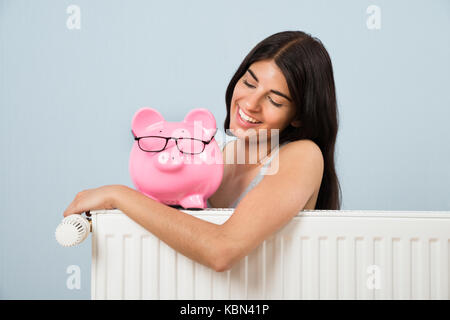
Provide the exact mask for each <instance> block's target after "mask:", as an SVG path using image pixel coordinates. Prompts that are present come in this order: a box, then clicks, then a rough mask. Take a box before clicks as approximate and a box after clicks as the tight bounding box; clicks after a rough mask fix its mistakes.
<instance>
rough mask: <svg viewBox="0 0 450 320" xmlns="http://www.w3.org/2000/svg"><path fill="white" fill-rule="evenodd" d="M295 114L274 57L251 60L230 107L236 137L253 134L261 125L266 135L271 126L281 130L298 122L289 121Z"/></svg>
mask: <svg viewBox="0 0 450 320" xmlns="http://www.w3.org/2000/svg"><path fill="white" fill-rule="evenodd" d="M242 112H243V113H244V114H245V115H246V116H247V117H245V115H244V116H241V115H240V113H242ZM294 115H295V107H294V104H293V102H292V98H291V97H290V94H289V90H288V86H287V83H286V79H285V77H284V75H283V73H282V72H281V70H280V69H279V68H278V66H277V65H276V64H275V62H274V61H273V60H261V61H257V62H255V63H253V64H252V65H251V66H250V67H249V68H248V69H247V71H246V72H245V73H244V75H243V76H242V77H241V78H240V79H239V80H238V82H237V83H236V85H235V87H234V91H233V97H232V99H231V109H230V129H231V130H232V133H233V134H234V135H235V136H236V137H238V138H243V137H248V136H253V135H254V134H255V132H256V134H258V132H259V130H261V129H266V130H267V135H268V137H270V135H271V133H272V132H271V130H273V129H278V130H279V131H278V133H281V131H283V129H285V128H286V127H287V126H288V125H289V124H292V125H293V126H298V125H299V122H298V121H294V122H293V121H292V120H293V117H294ZM243 117H244V118H246V119H243ZM249 118H251V119H252V120H250V119H249ZM246 120H247V121H246ZM248 120H250V123H249V122H248ZM255 121H257V122H256V123H255ZM249 129H253V130H254V131H253V130H249Z"/></svg>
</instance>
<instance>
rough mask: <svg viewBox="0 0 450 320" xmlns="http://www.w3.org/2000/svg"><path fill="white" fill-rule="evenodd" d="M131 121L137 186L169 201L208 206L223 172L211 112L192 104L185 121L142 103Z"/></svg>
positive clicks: (133, 177) (131, 164) (132, 165)
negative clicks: (167, 118) (173, 119)
mask: <svg viewBox="0 0 450 320" xmlns="http://www.w3.org/2000/svg"><path fill="white" fill-rule="evenodd" d="M131 127H132V130H131V131H132V133H133V135H134V139H135V142H134V144H133V148H132V150H131V154H130V161H129V170H130V175H131V180H132V181H133V184H134V186H135V188H136V189H137V190H138V191H140V192H142V193H143V194H145V195H146V196H148V197H150V198H152V199H154V200H156V201H159V202H161V203H165V204H167V205H170V206H181V207H183V208H185V209H187V208H202V209H203V208H206V207H207V204H206V200H207V199H208V198H209V197H210V196H211V195H212V194H214V192H215V191H216V190H217V189H218V188H219V186H220V183H221V182H222V176H223V158H222V151H221V150H220V148H219V146H218V144H217V142H216V140H215V139H214V136H215V134H216V132H217V128H216V120H215V118H214V116H213V114H212V113H211V112H210V111H209V110H207V109H194V110H191V111H190V112H189V113H188V114H187V115H186V117H185V118H184V120H183V121H181V122H167V121H165V120H164V118H163V116H162V115H161V114H160V113H159V112H158V111H156V110H154V109H152V108H141V109H139V110H138V111H137V112H136V114H135V115H134V117H133V120H132V124H131Z"/></svg>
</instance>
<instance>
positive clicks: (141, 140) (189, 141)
mask: <svg viewBox="0 0 450 320" xmlns="http://www.w3.org/2000/svg"><path fill="white" fill-rule="evenodd" d="M216 133H217V128H216V130H215V131H214V134H213V136H212V137H211V140H209V141H203V140H200V139H195V138H186V137H180V138H174V137H161V136H144V137H136V136H135V135H134V132H133V130H131V134H132V135H133V137H134V140H136V141H137V142H138V146H139V148H140V149H141V150H142V151H145V152H161V151H163V150H164V149H166V146H167V143H168V142H169V140H170V139H173V140H175V143H176V145H177V148H178V150H180V152H182V153H185V154H199V153H202V152H203V150H205V146H206V145H207V144H209V143H210V142H211V141H212V139H214V136H215V135H216Z"/></svg>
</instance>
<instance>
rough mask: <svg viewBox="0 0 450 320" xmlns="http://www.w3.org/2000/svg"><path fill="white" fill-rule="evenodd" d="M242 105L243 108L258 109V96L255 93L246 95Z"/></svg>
mask: <svg viewBox="0 0 450 320" xmlns="http://www.w3.org/2000/svg"><path fill="white" fill-rule="evenodd" d="M242 107H244V108H245V110H253V111H258V110H259V98H258V96H256V95H252V96H249V97H247V98H246V99H245V100H244V101H243V105H242Z"/></svg>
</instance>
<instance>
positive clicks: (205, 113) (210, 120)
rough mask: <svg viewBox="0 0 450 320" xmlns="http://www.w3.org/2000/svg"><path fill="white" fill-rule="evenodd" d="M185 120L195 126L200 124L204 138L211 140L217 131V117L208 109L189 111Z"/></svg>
mask: <svg viewBox="0 0 450 320" xmlns="http://www.w3.org/2000/svg"><path fill="white" fill-rule="evenodd" d="M184 121H185V122H187V123H191V124H193V125H194V128H195V126H197V125H198V126H200V127H201V128H202V131H203V139H204V140H210V139H211V137H212V136H213V135H214V133H215V132H216V128H217V126H216V119H215V118H214V116H213V114H212V113H211V112H210V111H209V110H208V109H203V108H198V109H194V110H191V111H189V113H188V114H187V115H186V117H184Z"/></svg>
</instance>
